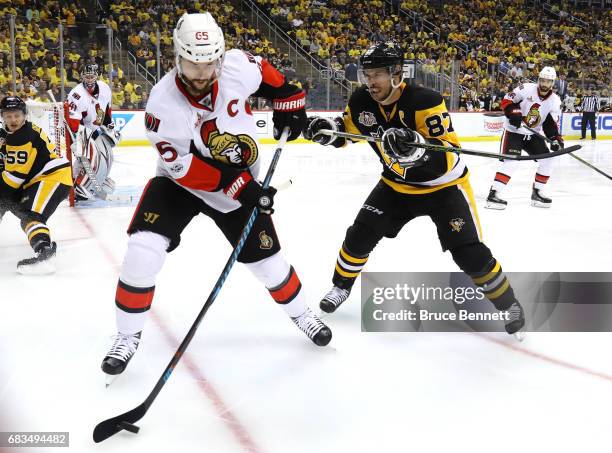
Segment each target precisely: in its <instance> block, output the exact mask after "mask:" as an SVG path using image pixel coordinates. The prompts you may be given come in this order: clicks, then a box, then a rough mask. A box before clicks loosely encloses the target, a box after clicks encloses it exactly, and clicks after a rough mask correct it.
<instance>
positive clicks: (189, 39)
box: [172, 13, 225, 66]
mask: <svg viewBox="0 0 612 453" xmlns="http://www.w3.org/2000/svg"><path fill="white" fill-rule="evenodd" d="M172 41H173V42H174V52H175V54H176V58H177V66H178V58H179V57H181V58H184V59H186V60H189V61H191V62H193V63H211V62H213V61H217V60H219V61H220V60H221V59H222V58H223V55H224V54H225V39H224V38H223V31H222V30H221V28H220V27H219V25H217V22H216V21H215V19H213V17H212V16H211V14H210V13H198V14H187V13H185V14H183V15H182V16H181V18H180V19H179V20H178V22H177V24H176V28H175V29H174V33H173V34H172Z"/></svg>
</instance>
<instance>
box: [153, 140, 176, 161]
mask: <svg viewBox="0 0 612 453" xmlns="http://www.w3.org/2000/svg"><path fill="white" fill-rule="evenodd" d="M155 147H156V148H157V152H158V153H159V155H160V156H161V158H162V159H163V160H164V162H173V161H175V160H176V158H177V156H178V153H177V152H176V150H175V149H174V148H173V147H172V144H171V143H170V142H157V143H156V144H155Z"/></svg>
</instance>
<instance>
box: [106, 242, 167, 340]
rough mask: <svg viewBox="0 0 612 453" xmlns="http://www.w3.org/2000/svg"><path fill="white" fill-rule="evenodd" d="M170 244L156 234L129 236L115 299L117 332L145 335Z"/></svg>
mask: <svg viewBox="0 0 612 453" xmlns="http://www.w3.org/2000/svg"><path fill="white" fill-rule="evenodd" d="M169 246H170V240H169V239H168V238H166V237H164V236H161V235H159V234H157V233H152V232H149V231H138V232H136V233H134V234H132V235H130V239H129V241H128V247H127V252H126V253H125V257H124V259H123V265H122V267H121V274H120V275H119V282H118V283H117V292H116V295H115V305H116V317H117V331H119V332H120V333H123V334H132V335H133V334H135V333H137V332H140V331H142V328H143V327H144V323H145V320H146V318H147V311H149V309H150V308H151V303H152V302H153V294H154V293H155V280H156V278H157V274H158V273H159V271H160V270H161V268H162V266H163V264H164V261H165V259H166V250H167V249H168V247H169Z"/></svg>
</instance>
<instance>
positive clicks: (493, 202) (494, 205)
mask: <svg viewBox="0 0 612 453" xmlns="http://www.w3.org/2000/svg"><path fill="white" fill-rule="evenodd" d="M506 206H508V202H507V201H506V200H502V199H501V198H499V197H498V196H497V190H494V189H491V190H490V191H489V196H488V197H487V204H486V205H485V208H488V209H498V210H503V209H506Z"/></svg>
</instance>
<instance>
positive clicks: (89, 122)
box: [66, 80, 112, 131]
mask: <svg viewBox="0 0 612 453" xmlns="http://www.w3.org/2000/svg"><path fill="white" fill-rule="evenodd" d="M96 83H97V84H98V88H97V90H94V94H93V95H91V94H89V91H87V88H85V87H84V86H83V84H82V83H79V84H78V85H77V86H75V87H74V88H73V89H72V90H71V91H70V93H69V94H68V97H67V98H66V102H67V103H68V112H67V116H68V117H67V120H68V122H69V123H72V124H71V128H72V129H73V130H75V129H74V127H73V124H75V125H76V127H77V128H78V123H77V121H78V122H82V123H83V125H84V126H85V127H86V128H87V129H90V130H92V131H96V130H98V129H99V128H100V126H102V124H103V122H104V118H105V116H106V115H110V106H111V101H112V93H111V89H110V87H109V86H108V85H107V84H106V83H105V82H102V81H101V80H98V81H97V82H96ZM109 121H110V119H109Z"/></svg>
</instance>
